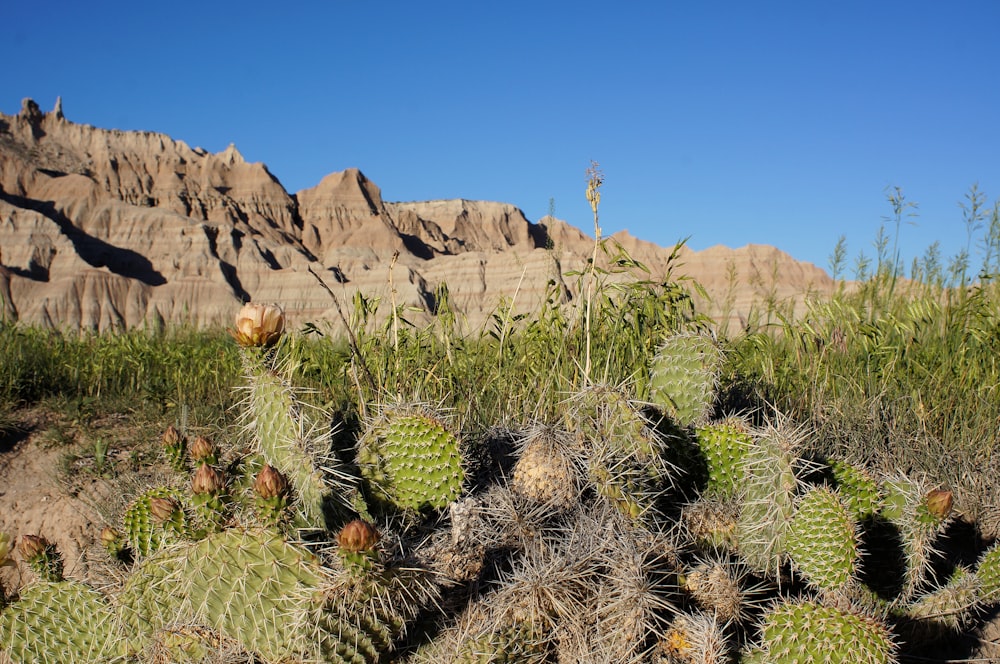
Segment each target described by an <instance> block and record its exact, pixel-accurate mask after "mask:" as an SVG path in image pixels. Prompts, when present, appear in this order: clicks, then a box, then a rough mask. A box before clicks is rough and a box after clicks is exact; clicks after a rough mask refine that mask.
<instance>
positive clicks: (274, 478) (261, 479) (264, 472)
mask: <svg viewBox="0 0 1000 664" xmlns="http://www.w3.org/2000/svg"><path fill="white" fill-rule="evenodd" d="M253 488H254V491H256V492H257V495H258V496H260V497H261V498H267V499H270V498H278V497H280V496H283V495H285V492H286V491H288V480H287V479H285V476H284V475H282V474H281V472H280V471H278V470H275V469H274V468H272V467H271V466H269V465H265V466H264V467H263V468H261V469H260V472H259V473H257V478H256V479H255V480H254V483H253Z"/></svg>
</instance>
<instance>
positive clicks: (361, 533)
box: [337, 519, 379, 553]
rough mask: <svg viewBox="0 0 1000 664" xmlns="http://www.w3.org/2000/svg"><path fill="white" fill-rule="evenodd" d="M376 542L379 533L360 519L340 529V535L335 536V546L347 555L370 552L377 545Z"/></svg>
mask: <svg viewBox="0 0 1000 664" xmlns="http://www.w3.org/2000/svg"><path fill="white" fill-rule="evenodd" d="M378 540H379V533H378V530H376V529H375V526H373V525H371V524H370V523H368V522H367V521H362V520H361V519H355V520H354V521H351V522H350V523H349V524H347V525H346V526H344V527H343V528H342V529H341V531H340V535H338V536H337V544H339V545H340V548H341V549H342V550H343V551H346V552H348V553H359V552H361V551H371V550H373V549H374V548H375V545H376V544H378Z"/></svg>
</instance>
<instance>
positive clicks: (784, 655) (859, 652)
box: [744, 601, 897, 664]
mask: <svg viewBox="0 0 1000 664" xmlns="http://www.w3.org/2000/svg"><path fill="white" fill-rule="evenodd" d="M895 652H896V644H895V642H894V641H893V637H892V633H891V632H890V631H889V628H888V627H886V626H885V625H884V624H883V623H882V622H880V621H879V620H876V619H875V618H870V617H867V616H862V615H859V614H855V613H851V612H848V611H843V610H840V609H836V608H832V607H827V606H823V605H822V604H818V603H816V602H812V601H788V602H781V603H779V604H777V605H775V606H773V607H772V608H771V609H770V610H769V611H768V612H767V613H766V614H765V616H764V618H763V621H762V629H761V637H760V644H759V645H758V647H757V649H756V651H755V652H753V653H751V654H750V655H749V659H747V658H744V661H751V662H767V663H768V664H891V663H894V662H896V661H897V660H896V655H895Z"/></svg>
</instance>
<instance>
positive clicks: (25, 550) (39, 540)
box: [17, 535, 50, 560]
mask: <svg viewBox="0 0 1000 664" xmlns="http://www.w3.org/2000/svg"><path fill="white" fill-rule="evenodd" d="M49 546H50V544H49V541H48V540H47V539H45V538H44V537H42V536H41V535H21V541H20V543H18V545H17V550H18V552H19V553H20V554H21V557H23V558H24V559H25V560H37V559H38V558H39V557H41V556H44V555H45V553H46V551H48V549H49Z"/></svg>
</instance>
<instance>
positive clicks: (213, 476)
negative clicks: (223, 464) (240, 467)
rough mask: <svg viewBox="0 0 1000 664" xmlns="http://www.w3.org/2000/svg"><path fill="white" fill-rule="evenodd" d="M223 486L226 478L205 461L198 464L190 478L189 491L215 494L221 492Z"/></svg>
mask: <svg viewBox="0 0 1000 664" xmlns="http://www.w3.org/2000/svg"><path fill="white" fill-rule="evenodd" d="M225 488H226V479H225V478H224V477H223V476H222V473H220V472H219V471H218V470H216V469H215V468H213V467H212V466H210V465H208V464H207V463H203V464H201V465H200V466H198V470H196V471H194V476H193V477H192V478H191V492H192V493H194V494H195V495H198V494H203V493H205V494H209V495H212V496H215V495H218V494H220V493H222V491H223V489H225Z"/></svg>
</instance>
